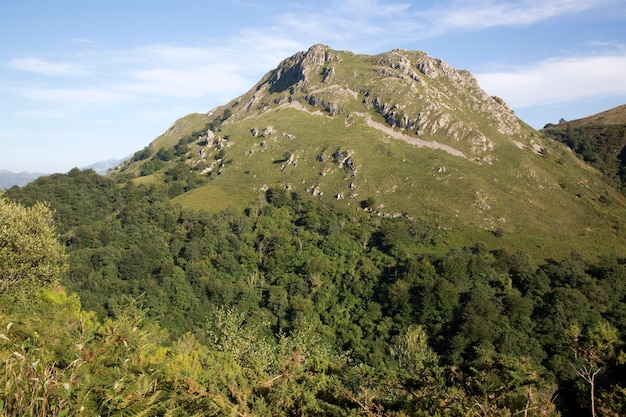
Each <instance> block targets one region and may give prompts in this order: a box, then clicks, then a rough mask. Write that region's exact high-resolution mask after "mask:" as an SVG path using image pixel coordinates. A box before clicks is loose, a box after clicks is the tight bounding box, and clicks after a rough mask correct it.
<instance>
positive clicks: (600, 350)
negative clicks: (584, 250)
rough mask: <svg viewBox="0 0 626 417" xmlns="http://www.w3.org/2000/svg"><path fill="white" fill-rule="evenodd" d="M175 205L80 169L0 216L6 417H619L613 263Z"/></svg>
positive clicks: (284, 213) (363, 222)
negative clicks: (141, 416) (536, 257)
mask: <svg viewBox="0 0 626 417" xmlns="http://www.w3.org/2000/svg"><path fill="white" fill-rule="evenodd" d="M174 186H180V185H176V184H163V185H158V186H157V185H135V184H133V183H132V182H131V181H125V180H124V179H122V178H118V179H113V178H110V177H107V176H105V177H102V176H99V175H97V174H96V173H94V172H93V171H80V170H78V169H74V170H72V171H70V172H69V173H67V174H55V175H52V176H49V177H42V178H40V179H38V180H37V181H35V182H33V183H31V184H29V185H28V186H25V187H22V188H18V187H14V188H11V189H9V190H7V191H6V192H5V193H4V194H3V195H2V196H1V197H0V360H2V366H1V367H0V386H2V387H3V391H4V394H3V397H2V398H0V416H27V415H32V416H35V415H36V416H94V415H100V416H130V415H145V416H193V415H196V416H206V415H223V416H267V415H272V416H309V415H330V416H357V415H363V416H383V415H384V416H444V415H445V416H585V415H588V416H594V417H595V416H623V415H626V377H625V375H626V372H625V371H626V369H625V361H626V355H625V354H624V352H623V350H624V341H626V258H624V257H623V256H620V255H619V254H615V255H614V256H610V257H604V258H602V259H590V258H588V257H587V256H586V254H577V253H572V254H571V255H570V256H568V257H566V258H564V259H552V258H550V257H549V256H546V258H545V259H533V258H531V257H530V256H529V255H527V254H525V253H523V252H514V253H511V252H509V251H508V250H506V249H502V248H489V247H486V246H485V245H484V244H482V243H481V242H476V243H475V244H474V245H471V246H457V245H455V242H453V241H450V239H449V237H448V235H447V234H446V232H445V230H441V229H440V228H437V227H434V226H433V225H430V224H426V223H419V222H416V221H414V220H411V219H408V218H405V217H398V218H384V217H378V216H373V215H372V214H371V213H369V212H368V211H367V210H353V211H348V210H347V209H340V208H334V207H330V206H328V205H322V204H320V203H319V202H317V201H316V200H315V199H313V198H311V196H308V195H299V194H296V193H292V192H290V191H287V190H285V189H283V188H270V189H268V190H267V192H266V193H265V194H263V195H260V196H259V200H258V202H257V203H256V204H254V205H251V206H250V207H247V208H245V209H244V210H239V209H235V208H230V209H227V210H223V211H220V212H217V213H208V212H201V211H191V210H187V209H184V208H183V207H180V206H177V205H176V204H174V203H172V201H171V199H170V198H169V197H168V195H170V194H171V189H168V187H174ZM547 255H549V254H547Z"/></svg>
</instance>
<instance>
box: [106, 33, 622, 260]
mask: <svg viewBox="0 0 626 417" xmlns="http://www.w3.org/2000/svg"><path fill="white" fill-rule="evenodd" d="M114 173H125V174H133V175H136V176H137V177H138V178H137V179H136V182H137V183H153V184H154V183H157V184H158V183H164V184H166V185H168V186H169V187H170V194H171V195H172V196H176V199H175V201H177V202H179V203H181V204H183V205H184V206H187V207H190V208H197V209H204V210H209V211H215V210H218V209H222V208H225V207H228V206H230V205H234V206H238V207H245V206H247V205H250V204H254V202H255V201H257V200H258V198H259V195H262V194H264V193H265V192H266V191H267V190H268V189H280V190H288V191H289V192H295V193H302V194H304V193H306V194H310V195H311V196H313V197H314V198H317V199H319V200H321V201H323V202H326V203H327V204H330V205H341V206H347V207H349V208H352V209H354V210H361V209H366V210H369V211H372V212H374V213H377V214H379V215H381V216H388V217H397V216H404V217H407V218H409V219H414V220H415V221H416V222H422V223H427V224H430V225H434V226H436V227H437V228H439V229H441V230H446V231H448V233H449V234H450V239H451V241H455V242H458V241H464V240H468V241H475V240H477V239H478V240H482V241H485V242H495V239H497V244H498V245H502V246H506V247H509V248H511V249H514V250H517V249H519V250H525V251H530V252H533V253H537V254H546V253H550V254H554V255H555V256H557V255H561V254H564V253H568V252H569V251H570V250H572V249H576V250H580V251H582V252H589V253H597V252H599V251H600V252H601V251H602V250H603V248H607V247H611V248H617V247H620V248H625V249H626V241H625V239H624V235H623V233H624V232H623V231H622V225H623V224H624V220H626V211H625V205H626V200H625V198H624V196H623V195H621V194H619V192H616V190H615V189H614V188H613V187H611V186H610V185H608V184H607V183H606V181H605V179H604V177H603V175H602V174H601V173H599V172H598V171H597V170H595V169H593V168H591V167H589V166H588V165H587V164H585V163H584V162H582V161H580V160H579V159H578V158H576V157H575V155H573V154H572V152H570V151H569V150H568V149H567V148H566V147H565V146H563V145H562V144H560V143H558V142H556V141H554V140H552V139H551V138H549V137H547V136H545V135H544V134H542V132H538V131H536V130H534V129H532V128H531V127H530V126H528V125H527V124H525V123H524V122H523V121H521V120H519V119H518V118H517V117H516V115H515V114H514V113H513V112H512V111H511V110H510V109H509V107H508V106H507V105H506V103H505V102H504V101H503V100H502V99H500V98H498V97H492V96H490V95H489V94H487V93H486V92H485V91H484V90H482V89H481V88H480V86H479V84H478V82H477V81H476V79H475V78H474V77H473V76H472V75H471V74H470V73H469V72H467V71H464V70H458V69H454V68H452V67H450V66H449V65H448V64H446V63H445V62H444V61H442V60H440V59H435V58H432V57H430V56H428V55H427V54H426V53H424V52H419V51H404V50H393V51H390V52H387V53H383V54H380V55H375V56H369V55H357V54H353V53H351V52H348V51H336V50H332V49H330V48H329V47H327V46H324V45H315V46H313V47H311V48H310V49H309V50H308V51H304V52H299V53H297V54H295V55H294V56H292V57H289V58H287V59H285V60H284V61H283V62H281V63H280V64H279V65H278V67H277V68H276V69H274V70H272V71H270V72H269V73H268V74H266V75H265V76H264V77H263V78H262V79H261V80H260V81H259V82H258V83H257V84H256V85H255V86H254V87H253V88H252V89H251V90H250V91H248V92H247V93H245V94H243V95H242V96H240V97H238V98H235V99H234V100H232V101H231V102H229V103H228V104H226V105H224V106H221V107H218V108H215V109H213V110H211V111H210V112H208V113H206V114H191V115H188V116H186V117H183V118H182V119H180V120H178V121H176V122H175V123H174V124H173V126H172V127H171V128H170V129H168V130H167V131H166V132H165V133H164V134H163V135H161V136H159V137H158V138H156V139H155V140H154V141H153V142H152V143H150V144H149V145H148V146H147V147H146V148H145V149H143V150H141V151H139V152H137V153H136V154H135V155H134V156H133V158H131V159H130V160H129V161H128V162H126V163H124V164H122V165H121V166H120V167H118V168H117V169H116V170H115V171H114Z"/></svg>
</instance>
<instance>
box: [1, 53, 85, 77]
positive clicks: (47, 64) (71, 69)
mask: <svg viewBox="0 0 626 417" xmlns="http://www.w3.org/2000/svg"><path fill="white" fill-rule="evenodd" d="M7 67H9V68H11V69H16V70H20V71H27V72H32V73H36V74H41V75H54V76H85V75H87V74H88V71H87V69H86V67H85V66H83V65H81V64H76V63H72V62H51V61H46V60H43V59H40V58H36V57H27V58H14V59H12V60H10V61H9V62H8V63H7Z"/></svg>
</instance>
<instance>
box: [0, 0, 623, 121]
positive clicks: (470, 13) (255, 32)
mask: <svg viewBox="0 0 626 417" xmlns="http://www.w3.org/2000/svg"><path fill="white" fill-rule="evenodd" d="M611 1H612V0H554V1H551V2H546V1H545V0H520V1H510V0H469V1H460V0H452V1H447V2H443V3H437V4H438V5H437V6H436V7H435V8H429V9H420V8H419V7H420V6H419V4H418V3H416V2H402V1H400V2H390V1H383V0H361V1H359V0H349V1H338V0H336V1H331V2H330V5H326V7H318V6H314V5H312V4H311V3H307V4H306V5H305V4H299V3H295V4H294V5H293V7H292V8H291V9H290V10H289V11H287V12H283V13H277V14H276V15H274V16H273V19H272V20H268V21H267V23H266V24H265V25H263V26H260V27H255V28H243V29H241V30H240V31H239V32H237V33H234V34H232V35H231V36H230V37H228V38H224V39H221V40H220V42H219V44H216V43H215V42H212V43H211V44H208V40H207V44H203V43H202V42H198V43H197V44H196V45H193V46H188V45H174V44H152V45H145V46H142V47H136V48H128V49H118V50H114V49H106V48H102V47H101V45H99V44H97V43H95V42H91V41H90V42H84V46H83V49H82V50H80V49H79V50H74V51H72V54H71V56H69V55H68V56H65V57H63V56H61V57H60V58H58V60H48V59H43V58H41V57H37V56H31V57H27V58H15V59H12V60H10V61H9V62H8V63H7V64H6V67H8V68H11V69H14V70H20V71H27V72H30V73H34V74H40V75H45V76H56V78H55V79H54V80H51V79H50V78H51V77H48V78H40V79H37V81H36V82H34V83H31V84H28V83H27V82H22V83H20V84H19V85H12V86H11V88H10V92H11V93H12V94H13V95H15V96H17V97H19V98H21V99H24V100H26V101H29V102H30V104H31V106H32V107H33V110H24V112H23V114H26V113H27V112H29V111H30V115H31V117H34V116H35V115H37V114H40V115H42V116H44V115H46V114H48V115H58V114H67V113H69V112H72V111H73V112H78V111H82V110H84V109H85V108H86V107H92V108H101V107H103V106H111V105H117V104H119V103H148V102H151V103H152V102H154V100H161V99H168V100H183V101H184V100H196V101H201V100H204V102H205V103H206V109H198V110H199V111H201V110H209V109H210V108H211V107H213V106H215V105H219V104H223V103H224V102H225V101H227V100H228V99H230V98H233V97H234V96H236V95H238V94H241V93H243V92H245V90H246V89H248V88H250V87H251V86H252V85H253V84H254V83H255V82H257V81H258V80H259V78H260V76H262V75H263V73H265V72H266V71H268V70H270V69H271V68H273V67H275V66H276V64H277V63H278V62H279V61H280V60H281V59H283V58H285V57H287V56H289V55H290V54H292V53H294V52H296V51H298V50H302V49H305V48H306V47H308V46H310V45H311V44H312V43H318V42H321V43H327V44H329V45H331V46H333V47H338V48H346V49H352V50H354V51H355V52H363V53H368V52H374V51H380V50H382V49H386V48H390V47H397V46H398V42H399V40H411V41H415V40H416V39H420V38H422V39H423V38H428V37H434V36H437V35H441V34H442V33H447V32H450V31H455V30H481V29H486V28H489V27H495V26H516V25H520V24H526V25H528V24H533V23H536V22H539V21H544V20H548V19H551V18H555V17H557V16H560V15H563V14H571V13H579V12H581V11H585V10H589V9H591V8H594V7H598V5H602V4H606V3H607V2H611ZM99 48H100V49H99ZM42 55H43V54H42ZM602 59H604V61H602ZM611 59H613V61H611V62H608V61H610V60H611ZM615 59H618V61H615ZM603 66H604V67H603ZM611 66H612V67H611ZM576 67H586V68H587V70H586V72H585V71H582V70H581V71H582V72H581V73H580V74H592V72H590V71H589V68H590V67H593V68H594V72H593V73H594V74H596V77H597V74H599V72H598V71H601V70H605V71H609V70H610V71H611V74H604V75H602V77H603V79H605V80H606V79H607V77H608V79H611V80H613V79H615V81H616V82H618V81H620V80H621V79H620V75H619V71H618V70H617V69H619V68H624V67H625V66H624V65H623V62H622V61H621V60H619V57H611V56H608V55H607V56H604V57H593V59H592V58H588V59H583V58H581V59H578V60H577V59H570V60H567V59H563V60H550V61H545V62H541V63H539V64H537V65H535V66H533V67H531V68H526V69H523V70H522V69H520V70H513V71H502V72H490V73H485V74H482V75H481V76H480V77H479V79H480V80H481V82H482V83H483V85H484V86H485V87H486V88H487V89H488V90H491V91H494V94H498V95H502V96H503V97H505V99H507V101H510V102H511V104H512V105H530V104H529V103H532V97H545V96H546V92H550V94H549V96H550V97H551V99H554V100H556V99H567V98H568V97H569V96H568V94H570V95H571V94H574V90H575V89H572V88H571V87H570V88H566V87H565V85H566V84H567V83H566V82H565V81H564V77H563V73H564V71H568V70H570V69H572V68H576ZM607 67H608V68H610V69H607ZM572 71H573V70H572ZM580 74H579V79H580V77H581V75H580ZM62 76H66V77H68V78H67V80H68V81H71V83H69V82H67V83H65V84H63V83H62V82H59V81H58V80H65V78H63V77H62ZM70 76H74V77H75V78H73V79H70V78H69V77H70ZM582 77H588V78H589V79H590V80H591V79H593V76H592V75H582ZM570 78H575V77H574V75H572V76H571V77H570ZM598 84H599V83H596V84H593V83H591V82H587V85H586V86H585V88H584V89H583V88H582V87H581V89H580V90H584V91H579V93H580V94H591V91H592V90H593V89H595V91H604V90H605V89H606V87H603V86H604V84H603V86H599V85H598ZM617 84H619V83H617ZM516 85H517V86H519V85H524V88H523V89H521V90H523V91H519V90H520V89H519V88H518V87H516ZM614 85H615V84H614ZM540 91H541V92H542V94H539V95H536V93H538V92H540ZM559 97H562V98H559ZM516 103H521V104H516ZM46 106H49V107H50V109H49V110H48V111H46ZM55 106H56V107H55ZM61 109H62V110H63V111H61Z"/></svg>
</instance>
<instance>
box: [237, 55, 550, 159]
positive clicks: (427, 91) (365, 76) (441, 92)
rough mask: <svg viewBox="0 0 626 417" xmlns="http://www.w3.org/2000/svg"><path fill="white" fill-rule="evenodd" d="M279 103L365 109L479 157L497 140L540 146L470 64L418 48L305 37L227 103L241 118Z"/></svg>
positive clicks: (339, 111)
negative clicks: (349, 45) (338, 45)
mask: <svg viewBox="0 0 626 417" xmlns="http://www.w3.org/2000/svg"><path fill="white" fill-rule="evenodd" d="M285 105H290V106H292V107H294V108H298V109H301V110H304V109H306V110H307V111H311V110H312V108H314V109H317V110H319V111H322V112H323V113H325V114H327V115H328V116H330V117H335V116H341V117H347V118H351V119H354V118H355V117H359V116H360V117H361V118H362V119H363V120H367V118H368V117H369V116H367V117H364V116H363V115H368V114H370V113H372V112H373V113H374V114H372V116H374V115H377V116H375V117H378V118H382V120H381V121H383V122H384V123H386V124H387V125H388V127H390V128H392V129H397V130H399V131H401V132H402V133H403V135H408V136H409V137H411V138H412V142H413V143H415V144H417V143H421V141H433V142H438V143H441V144H443V145H445V146H448V147H452V148H455V149H456V150H457V151H458V152H459V153H462V154H464V155H468V157H470V158H471V159H474V160H477V161H482V162H485V161H486V162H491V161H493V159H494V155H493V153H492V151H493V150H494V149H495V147H496V143H497V142H498V141H501V140H508V141H509V142H510V143H515V144H516V146H518V147H527V148H529V149H534V150H537V149H539V148H541V147H542V146H541V144H540V143H539V142H540V139H539V137H538V136H537V135H536V134H535V133H534V131H533V130H532V129H530V128H528V127H526V126H524V125H523V124H522V123H520V121H519V120H518V118H517V117H516V116H515V114H514V113H513V112H512V111H511V109H510V108H509V107H508V106H507V105H506V103H504V101H503V100H502V99H500V98H497V97H491V96H489V95H488V94H487V93H486V92H485V91H484V90H482V89H481V88H480V86H479V85H478V82H477V81H476V79H475V78H474V76H473V75H472V74H471V73H470V72H468V71H465V70H457V69H454V68H452V67H451V66H450V65H448V64H447V63H446V62H444V61H443V60H441V59H435V58H431V57H430V56H429V55H428V54H427V53H425V52H422V51H406V50H402V49H394V50H392V51H390V52H386V53H382V54H379V55H373V56H372V55H356V54H353V53H351V52H348V51H335V50H333V49H331V48H330V47H328V46H326V45H313V46H312V47H310V48H309V49H308V50H307V51H302V52H298V53H296V54H295V55H293V56H291V57H289V58H287V59H285V60H283V61H282V62H281V63H280V64H279V65H278V67H277V68H276V69H274V70H272V71H270V72H269V73H268V74H267V75H266V76H265V77H263V79H262V80H261V81H260V82H259V83H258V84H257V85H256V86H255V87H254V88H253V89H252V90H250V91H249V92H248V93H246V94H244V95H243V96H241V97H239V98H237V99H235V100H233V101H232V102H231V103H229V105H228V108H230V109H232V111H233V112H234V113H236V114H237V115H238V116H237V119H241V118H244V117H250V116H251V115H252V114H259V113H263V112H265V111H269V110H272V109H275V108H277V107H279V106H285Z"/></svg>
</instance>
